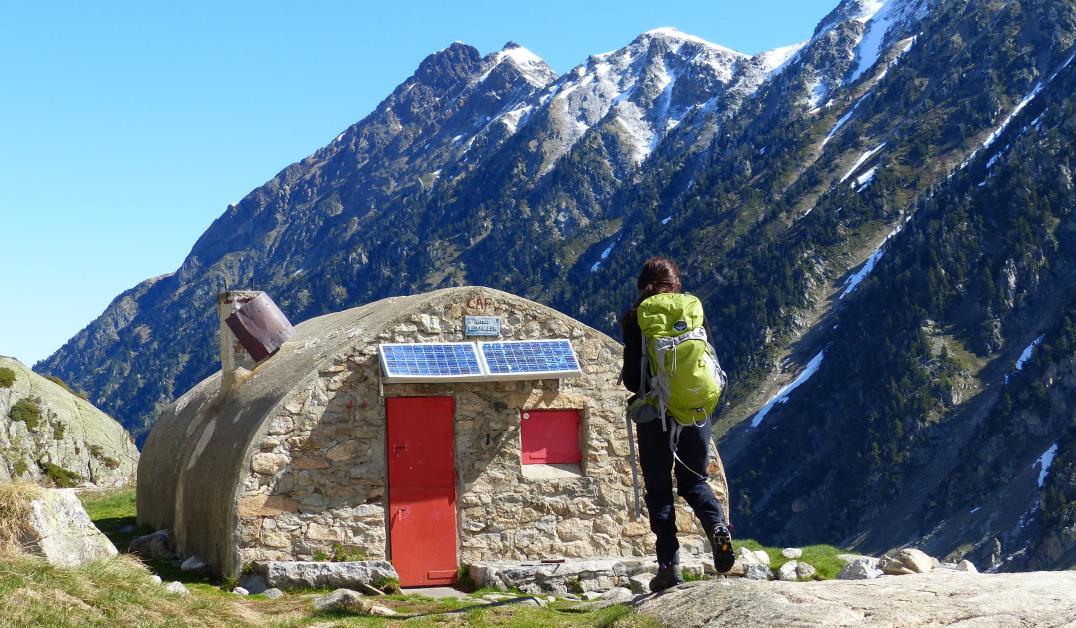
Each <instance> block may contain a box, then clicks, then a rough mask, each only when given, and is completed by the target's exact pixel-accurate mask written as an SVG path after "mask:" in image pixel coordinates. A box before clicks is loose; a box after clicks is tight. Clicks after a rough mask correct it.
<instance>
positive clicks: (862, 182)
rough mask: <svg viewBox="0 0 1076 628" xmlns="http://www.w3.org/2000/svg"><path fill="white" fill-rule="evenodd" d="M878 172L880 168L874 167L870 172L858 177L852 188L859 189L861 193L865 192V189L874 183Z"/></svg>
mask: <svg viewBox="0 0 1076 628" xmlns="http://www.w3.org/2000/svg"><path fill="white" fill-rule="evenodd" d="M877 172H878V166H874V167H873V168H871V169H870V170H868V171H866V172H864V173H863V174H861V175H859V176H858V177H856V178H855V179H854V180H853V181H852V183H851V186H850V187H852V188H858V190H859V191H861V192H862V191H863V189H864V188H866V187H867V186H869V185H870V184H871V183H872V182H873V181H874V175H875V174H877Z"/></svg>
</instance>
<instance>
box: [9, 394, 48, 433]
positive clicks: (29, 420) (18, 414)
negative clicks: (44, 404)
mask: <svg viewBox="0 0 1076 628" xmlns="http://www.w3.org/2000/svg"><path fill="white" fill-rule="evenodd" d="M7 415H8V417H10V418H11V420H12V421H22V422H23V423H25V424H26V428H27V429H28V430H30V431H31V432H35V431H37V425H38V423H40V422H41V407H40V406H38V405H37V401H35V400H33V399H30V398H26V399H19V400H18V401H16V402H15V405H13V406H11V409H10V410H8V413H7Z"/></svg>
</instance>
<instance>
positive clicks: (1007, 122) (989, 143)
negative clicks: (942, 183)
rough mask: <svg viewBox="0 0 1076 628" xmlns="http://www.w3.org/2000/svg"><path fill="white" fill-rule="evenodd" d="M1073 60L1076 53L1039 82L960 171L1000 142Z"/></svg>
mask: <svg viewBox="0 0 1076 628" xmlns="http://www.w3.org/2000/svg"><path fill="white" fill-rule="evenodd" d="M1073 59H1076V53H1073V54H1072V55H1070V56H1069V58H1068V59H1067V60H1066V61H1065V62H1064V63H1063V64H1061V66H1060V67H1059V68H1058V69H1057V70H1055V71H1054V73H1053V74H1051V75H1050V78H1048V79H1046V80H1045V81H1039V82H1038V83H1036V84H1035V87H1033V88H1032V89H1031V91H1030V92H1028V94H1027V95H1026V96H1024V97H1023V99H1021V100H1020V102H1019V103H1017V104H1016V107H1014V108H1013V110H1012V112H1010V113H1009V115H1008V116H1006V117H1005V119H1004V120H1002V121H1001V124H999V125H998V126H997V127H995V128H994V130H993V131H991V132H990V134H989V135H987V136H986V139H984V140H983V142H982V144H980V145H979V147H978V148H976V149H975V150H973V151H972V152H971V155H968V158H967V159H965V160H964V163H962V164H960V169H961V170H963V169H964V168H966V167H967V165H968V164H970V163H971V162H972V160H974V159H975V157H976V156H977V155H978V154H979V153H981V152H982V151H984V150H987V149H989V148H990V147H991V146H993V145H994V142H996V141H998V138H999V137H1001V134H1002V133H1004V132H1005V130H1006V129H1008V128H1009V125H1010V124H1012V121H1013V120H1014V119H1015V118H1016V116H1018V115H1020V112H1021V111H1023V110H1024V108H1025V107H1027V106H1028V105H1029V104H1030V103H1031V101H1033V100H1035V97H1036V96H1038V95H1039V94H1040V93H1042V90H1043V89H1045V88H1046V86H1047V85H1048V84H1049V83H1050V82H1051V81H1053V80H1054V79H1055V78H1057V75H1058V74H1061V71H1062V70H1064V69H1065V68H1067V67H1068V66H1069V64H1071V63H1072V61H1073ZM950 176H952V175H950Z"/></svg>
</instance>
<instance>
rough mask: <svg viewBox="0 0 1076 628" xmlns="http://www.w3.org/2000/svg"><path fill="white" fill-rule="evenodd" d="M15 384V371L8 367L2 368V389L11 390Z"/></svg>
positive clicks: (0, 381)
mask: <svg viewBox="0 0 1076 628" xmlns="http://www.w3.org/2000/svg"><path fill="white" fill-rule="evenodd" d="M14 383H15V371H13V370H12V369H9V368H8V367H6V366H3V367H0V388H11V386H12V385H13V384H14Z"/></svg>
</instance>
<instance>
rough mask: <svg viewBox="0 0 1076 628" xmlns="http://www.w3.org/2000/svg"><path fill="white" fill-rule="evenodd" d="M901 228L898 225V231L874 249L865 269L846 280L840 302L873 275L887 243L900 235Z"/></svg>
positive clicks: (891, 233) (895, 230)
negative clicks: (872, 272)
mask: <svg viewBox="0 0 1076 628" xmlns="http://www.w3.org/2000/svg"><path fill="white" fill-rule="evenodd" d="M901 227H903V225H897V228H896V229H894V230H892V231H890V232H889V235H887V236H886V237H885V240H882V243H881V244H879V245H878V248H876V249H874V252H873V253H871V254H870V257H868V258H867V261H866V262H864V263H863V268H860V269H859V270H858V271H856V272H855V273H853V274H852V276H851V277H849V278H848V279H846V280H845V282H844V290H843V291H842V292H841V295H840V296H839V297H837V300H838V301H839V300H841V299H843V298H844V297H846V296H848V295H850V294H852V293H853V292H855V291H856V288H858V287H859V284H861V283H863V280H864V279H866V278H867V276H868V275H870V274H871V271H873V270H874V267H875V266H876V265H877V264H878V260H880V259H882V255H884V254H885V245H886V243H887V242H889V240H890V239H891V238H892V237H893V236H895V235H897V234H898V233H900V230H901Z"/></svg>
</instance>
